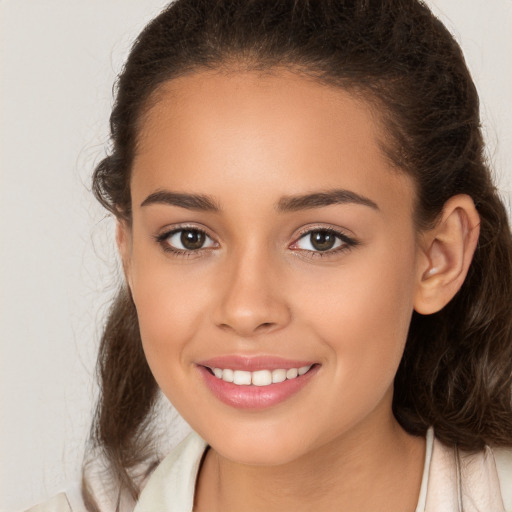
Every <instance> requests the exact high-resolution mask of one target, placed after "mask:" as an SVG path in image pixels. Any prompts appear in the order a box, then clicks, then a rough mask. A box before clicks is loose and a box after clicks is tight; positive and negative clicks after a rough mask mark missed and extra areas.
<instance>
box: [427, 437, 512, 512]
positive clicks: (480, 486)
mask: <svg viewBox="0 0 512 512" xmlns="http://www.w3.org/2000/svg"><path fill="white" fill-rule="evenodd" d="M428 497H429V499H428V500H427V503H428V504H429V505H430V507H428V506H427V507H426V510H428V511H429V510H436V511H437V510H443V511H444V510H445V508H446V510H451V509H450V508H447V507H444V508H443V506H445V505H446V504H447V503H450V504H451V506H452V507H453V508H452V509H453V510H458V509H459V508H458V507H460V503H464V504H470V505H471V506H470V508H469V510H471V511H473V510H492V511H496V512H512V448H490V447H488V446H487V447H485V448H484V449H483V450H481V451H476V452H466V451H459V450H457V449H455V448H454V447H453V446H447V445H444V444H443V443H441V442H440V441H439V440H438V439H435V440H434V443H433V450H432V461H431V465H430V471H429V482H428ZM471 507H473V508H471Z"/></svg>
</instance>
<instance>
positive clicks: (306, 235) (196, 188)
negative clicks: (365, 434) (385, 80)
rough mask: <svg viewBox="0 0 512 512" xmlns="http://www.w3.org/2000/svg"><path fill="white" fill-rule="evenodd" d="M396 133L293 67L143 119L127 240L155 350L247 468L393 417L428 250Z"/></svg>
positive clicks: (177, 89) (169, 90) (159, 368)
mask: <svg viewBox="0 0 512 512" xmlns="http://www.w3.org/2000/svg"><path fill="white" fill-rule="evenodd" d="M384 133H385V131H384V129H382V128H381V126H380V124H379V122H378V119H377V117H376V115H375V114H374V113H373V112H372V110H371V109H370V107H369V106H368V105H367V104H366V103H365V102H364V101H362V100H360V99H359V100H358V99H355V98H354V97H352V96H351V95H349V94H348V93H347V92H345V91H343V90H340V89H338V88H333V87H330V86H325V85H320V84H318V83H314V82H312V81H310V80H308V79H305V78H303V77H300V76H297V75H294V74H292V73H290V72H287V71H281V72H275V73H274V74H272V75H269V74H267V75H265V76H263V75H261V74H257V73H256V72H233V73H231V74H219V73H213V72H204V73H195V74H191V75H188V76H185V77H181V78H179V79H175V80H173V81H171V82H169V83H167V84H166V85H165V86H163V87H162V88H161V90H160V91H159V95H158V100H157V101H156V103H155V104H154V105H153V106H152V107H151V108H150V110H149V111H148V112H147V113H146V115H145V117H144V118H143V120H142V123H141V127H140V144H139V147H138V151H137V155H136V158H135V161H134V166H133V173H132V181H131V191H132V204H133V223H132V225H131V227H130V228H127V227H121V229H120V232H119V242H120V248H121V253H122V257H123V262H124V266H125V272H126V275H127V280H128V283H129V285H130V287H131V290H132V294H133V298H134V301H135V304H136V307H137V313H138V317H139V323H140V329H141V336H142V340H143V346H144V351H145V353H146V356H147V360H148V363H149V365H150V367H151V370H152V372H153V374H154V376H155V378H156V381H157V382H158V384H159V386H160V387H161V389H162V390H163V392H164V393H165V395H166V396H167V397H168V398H169V400H170V401H171V402H172V403H173V404H174V406H175V407H176V408H177V409H178V411H179V412H180V413H181V414H182V416H183V417H184V418H185V419H186V420H187V421H188V422H189V424H190V425H191V426H192V427H193V428H194V430H196V431H197V432H198V433H199V434H200V435H201V436H202V437H203V438H204V439H205V440H206V441H207V442H208V443H209V444H210V445H211V446H212V447H213V448H214V449H215V450H216V451H217V452H218V453H219V454H221V455H223V456H224V457H227V458H229V459H230V460H233V461H238V462H241V463H246V464H257V465H263V464H269V465H274V464H280V463H286V462H289V461H293V460H294V459H296V458H298V457H301V456H304V455H307V454H308V453H312V452H313V451H314V450H317V449H320V448H321V447H325V446H327V445H329V443H333V442H335V441H336V440H338V439H342V438H343V437H344V436H348V435H352V434H353V433H354V432H357V431H358V430H359V431H362V430H363V429H366V431H367V429H372V428H378V427H379V425H382V424H383V422H388V423H389V422H390V421H393V420H392V413H391V398H392V384H393V378H394V376H395V373H396V370H397V367H398V364H399V362H400V358H401V355H402V352H403V348H404V345H405V340H406V335H407V330H408V326H409V322H410V318H411V314H412V310H413V302H414V294H415V289H416V286H417V281H418V269H417V267H418V265H417V259H418V256H417V253H418V248H417V244H416V233H415V229H414V225H413V220H412V219H413V217H412V211H413V203H414V186H413V183H412V181H411V180H410V178H409V177H408V176H406V175H405V174H404V173H401V172H398V171H397V170H396V169H393V168H392V166H391V164H390V163H389V162H388V160H387V159H386V157H385V156H384V153H383V151H382V149H381V147H382V144H381V143H382V141H383V140H384ZM304 372H306V373H304ZM233 379H234V382H232V381H233ZM283 379H284V380H283ZM230 381H231V382H230Z"/></svg>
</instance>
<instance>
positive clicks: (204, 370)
mask: <svg viewBox="0 0 512 512" xmlns="http://www.w3.org/2000/svg"><path fill="white" fill-rule="evenodd" d="M262 363H263V361H261V362H260V364H258V365H256V366H257V368H256V369H254V370H253V371H249V370H241V369H235V370H233V369H231V368H222V367H220V366H221V365H218V366H217V365H210V366H206V365H200V364H198V365H196V368H197V370H198V371H199V374H200V376H201V379H202V381H203V383H204V384H205V385H206V388H207V389H208V390H209V391H210V392H211V393H212V394H213V396H215V397H216V398H217V399H219V400H220V401H221V402H223V403H224V404H226V405H229V406H231V407H235V408H237V409H251V410H260V409H265V408H268V407H271V406H274V405H277V404H279V403H281V402H283V401H285V400H288V399H289V398H291V397H292V396H294V395H295V394H297V393H299V392H300V391H301V390H302V389H303V388H304V387H306V386H307V385H308V383H309V382H311V380H312V379H314V376H315V375H316V374H317V373H318V371H319V370H320V368H321V365H320V364H308V365H304V366H294V367H288V368H275V367H274V368H273V369H270V368H268V367H267V368H265V367H262V366H261V365H262ZM267 363H268V361H267ZM275 363H276V362H275ZM226 366H228V365H226ZM233 366H235V365H233ZM236 366H238V367H240V366H241V365H240V364H239V365H236ZM253 366H254V365H253ZM258 366H259V367H258ZM269 366H274V365H273V364H272V365H270V364H269Z"/></svg>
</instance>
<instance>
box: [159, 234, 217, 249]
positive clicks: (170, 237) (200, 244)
mask: <svg viewBox="0 0 512 512" xmlns="http://www.w3.org/2000/svg"><path fill="white" fill-rule="evenodd" d="M157 241H158V242H159V243H160V244H161V245H162V246H163V248H164V250H166V251H171V252H178V253H183V252H190V251H198V250H200V249H208V248H210V247H216V245H217V244H216V243H215V242H214V241H213V240H212V239H211V238H210V237H209V236H208V235H207V234H206V233H205V232H204V231H202V230H200V229H196V228H181V229H175V230H173V231H170V232H167V233H164V234H162V235H160V236H158V238H157Z"/></svg>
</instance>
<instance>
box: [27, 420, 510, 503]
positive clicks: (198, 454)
mask: <svg viewBox="0 0 512 512" xmlns="http://www.w3.org/2000/svg"><path fill="white" fill-rule="evenodd" d="M206 448H207V443H206V442H205V441H204V440H203V439H201V437H199V435H198V434H196V433H195V432H192V433H190V434H189V435H188V436H187V437H186V438H185V439H184V440H183V441H182V442H181V443H180V444H179V445H178V446H177V447H176V448H175V449H174V450H172V452H171V453H170V454H169V455H168V456H167V457H166V458H165V459H164V460H163V461H162V462H161V463H160V465H159V466H158V467H157V469H156V470H155V471H154V472H153V473H152V474H151V476H150V477H149V479H148V480H147V482H146V485H145V487H144V489H143V491H142V493H141V495H140V498H139V500H138V502H137V504H136V505H135V509H134V511H133V512H192V509H193V505H194V493H195V484H196V479H197V475H198V471H199V465H200V463H201V458H202V456H203V454H204V451H205V449H206ZM459 511H460V512H462V511H464V512H512V449H504V448H499V449H494V450H491V449H490V448H488V447H486V448H485V450H483V451H479V452H476V453H467V452H459V454H458V456H457V452H456V450H455V449H453V448H450V447H447V446H445V445H443V444H442V443H440V442H439V441H438V440H437V439H435V438H434V433H433V430H432V429H429V431H428V432H427V436H426V452H425V464H424V469H423V477H422V482H421V489H420V494H419V499H418V504H417V506H416V511H415V512H459ZM27 512H85V507H84V505H83V503H82V502H81V500H80V499H79V497H78V495H77V493H76V492H71V493H70V492H68V493H61V494H59V495H57V496H55V497H54V498H53V499H52V500H50V501H48V502H46V503H44V504H42V505H37V506H36V507H33V508H31V509H30V510H29V511H27ZM105 512H113V511H111V510H105Z"/></svg>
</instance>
